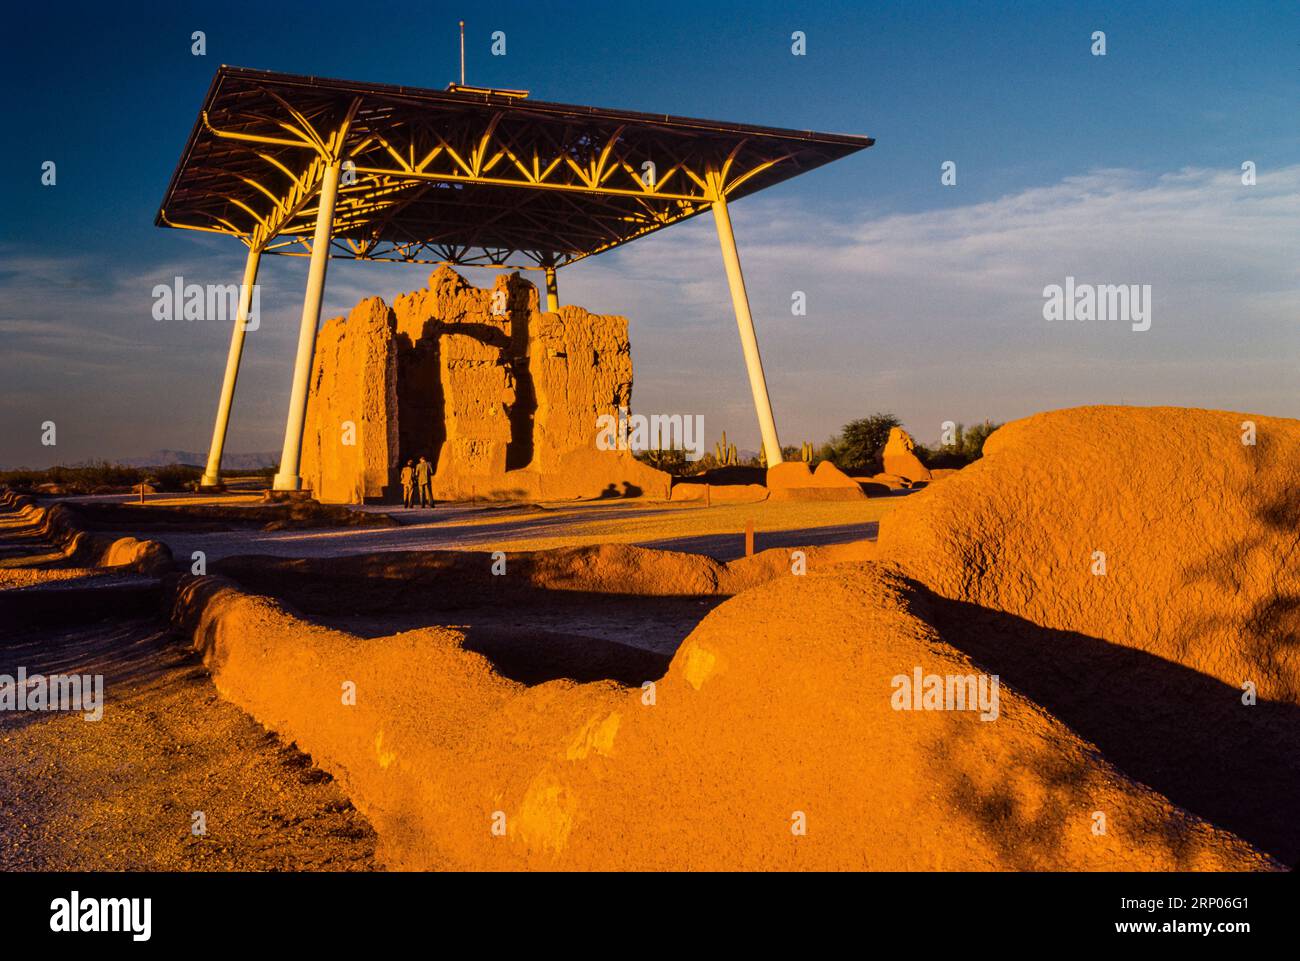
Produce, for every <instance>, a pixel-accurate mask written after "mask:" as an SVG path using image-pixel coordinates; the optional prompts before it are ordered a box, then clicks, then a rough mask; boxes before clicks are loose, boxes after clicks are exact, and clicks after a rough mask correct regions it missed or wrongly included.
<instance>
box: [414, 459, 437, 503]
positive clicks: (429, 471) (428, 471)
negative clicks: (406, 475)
mask: <svg viewBox="0 0 1300 961" xmlns="http://www.w3.org/2000/svg"><path fill="white" fill-rule="evenodd" d="M415 484H416V486H417V487H418V488H419V489H420V506H421V507H433V506H434V504H433V465H432V464H430V463H429V462H428V461H427V460H425V458H424V455H423V454H421V455H420V461H419V463H418V464H416V465H415Z"/></svg>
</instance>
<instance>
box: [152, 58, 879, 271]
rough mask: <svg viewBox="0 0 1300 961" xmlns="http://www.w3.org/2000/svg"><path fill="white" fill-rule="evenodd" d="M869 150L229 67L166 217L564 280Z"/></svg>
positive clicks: (825, 137)
mask: <svg viewBox="0 0 1300 961" xmlns="http://www.w3.org/2000/svg"><path fill="white" fill-rule="evenodd" d="M872 143H874V141H873V140H872V139H871V138H870V137H858V136H848V135H843V134H827V133H816V132H814V131H810V130H809V131H795V130H782V129H777V128H772V127H757V126H749V125H744V124H733V123H718V122H714V121H708V120H692V119H689V118H685V117H672V116H668V115H667V114H647V113H634V112H631V111H625V110H605V109H600V108H596V107H582V106H574V105H570V104H558V103H545V102H541V101H536V100H529V99H526V98H522V97H519V96H517V95H512V94H510V93H505V92H493V91H473V90H466V89H465V88H460V89H453V90H446V91H441V90H425V89H420V88H416V87H400V86H391V85H387V84H375V83H356V82H352V81H343V80H325V79H321V78H318V77H305V76H298V75H295V74H285V73H273V72H270V71H263V70H250V69H246V68H242V67H227V66H223V67H221V68H220V69H219V70H218V71H217V74H216V76H215V77H214V78H213V81H212V85H211V87H210V88H209V89H208V94H207V97H206V98H205V100H204V102H203V108H202V110H201V112H200V114H199V118H198V120H197V122H196V123H195V126H194V129H193V131H192V132H191V134H190V138H189V141H188V142H187V143H186V145H185V150H184V152H183V153H182V154H181V159H180V163H179V165H178V166H177V168H176V172H175V173H174V174H173V175H172V179H171V183H170V184H169V185H168V187H167V193H166V195H165V196H164V198H163V202H162V207H161V208H160V210H159V212H158V216H157V218H156V220H155V222H156V223H157V224H158V225H159V226H167V227H184V228H188V229H193V230H204V231H211V232H216V233H225V234H231V235H234V236H237V237H239V238H240V239H241V240H242V241H243V242H244V243H245V244H248V245H249V246H256V247H259V248H263V249H264V250H265V251H266V252H268V253H280V254H297V255H300V256H306V255H307V254H308V253H310V247H311V240H312V234H313V229H314V226H315V219H316V208H317V202H318V197H319V193H320V184H321V180H322V178H323V176H324V175H325V172H326V169H327V166H328V165H329V164H330V163H332V162H337V163H340V164H341V168H342V173H341V176H340V186H339V194H338V203H337V206H336V209H335V212H334V222H333V230H332V239H331V248H330V254H331V256H333V257H347V258H354V259H358V260H388V261H403V262H408V263H446V264H452V265H465V266H497V267H502V266H512V267H524V268H530V267H531V268H538V267H548V266H550V267H559V266H563V265H565V264H567V263H572V262H573V261H575V260H579V259H581V258H583V257H588V256H591V255H592V254H598V253H600V252H602V251H605V250H609V249H610V248H612V247H616V246H618V245H620V244H624V243H627V242H628V241H629V240H633V239H635V238H637V237H640V236H643V235H645V234H647V233H650V232H652V231H655V230H658V229H660V228H662V227H666V226H668V225H669V224H673V223H677V222H678V221H681V220H685V219H686V218H688V217H692V216H694V215H696V214H698V213H701V212H703V211H704V210H706V209H708V207H709V205H710V204H711V203H712V202H713V200H715V199H719V196H720V197H721V198H725V199H726V200H728V201H730V200H733V199H735V198H738V197H743V196H746V195H748V194H751V193H754V192H755V191H758V190H762V189H763V188H764V187H770V186H772V185H773V184H775V183H779V182H780V181H782V180H787V179H789V178H790V177H793V176H796V175H797V174H801V173H803V172H805V171H807V170H811V169H813V168H814V167H818V166H821V165H822V164H824V163H828V162H830V161H832V160H836V159H838V158H840V157H843V156H846V155H847V154H850V153H853V152H855V151H857V150H861V149H862V148H864V147H869V146H871V145H872Z"/></svg>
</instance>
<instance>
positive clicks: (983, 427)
mask: <svg viewBox="0 0 1300 961" xmlns="http://www.w3.org/2000/svg"><path fill="white" fill-rule="evenodd" d="M1001 426H1002V425H1001V424H995V423H993V421H991V420H986V421H984V422H983V423H982V424H976V425H974V426H973V427H967V426H966V425H964V424H958V425H957V426H956V430H954V431H953V440H952V443H950V444H942V445H940V446H938V447H922V446H921V445H920V444H917V445H916V453H917V456H918V457H920V458H921V462H922V463H923V464H925V466H926V467H930V468H944V467H965V466H966V465H967V464H972V463H974V462H975V461H977V460H979V459H980V457H982V456H983V454H984V442H985V441H986V440H988V439H989V435H990V434H992V433H993V432H994V431H995V430H997V429H998V428H999V427H1001Z"/></svg>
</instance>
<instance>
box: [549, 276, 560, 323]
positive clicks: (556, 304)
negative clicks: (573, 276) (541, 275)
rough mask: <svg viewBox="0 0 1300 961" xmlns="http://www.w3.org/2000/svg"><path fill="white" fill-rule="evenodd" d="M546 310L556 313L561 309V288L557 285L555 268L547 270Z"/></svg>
mask: <svg viewBox="0 0 1300 961" xmlns="http://www.w3.org/2000/svg"><path fill="white" fill-rule="evenodd" d="M546 309H547V311H549V312H550V313H552V314H553V313H555V312H556V311H557V310H559V309H560V288H559V286H557V285H556V283H555V268H554V267H547V268H546Z"/></svg>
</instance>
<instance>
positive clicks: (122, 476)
mask: <svg viewBox="0 0 1300 961" xmlns="http://www.w3.org/2000/svg"><path fill="white" fill-rule="evenodd" d="M141 477H142V474H141V472H140V471H139V470H138V469H136V468H134V467H124V466H123V465H121V464H114V463H111V462H110V461H106V460H101V461H92V462H90V463H88V464H85V465H82V466H80V467H64V466H58V467H50V468H47V469H46V470H27V469H21V470H12V471H4V472H0V483H4V484H7V485H9V486H10V487H12V488H14V489H15V490H35V489H36V488H37V487H40V486H41V485H42V484H57V485H58V486H59V487H62V488H64V489H65V490H67V491H70V492H72V493H75V494H89V493H93V492H94V491H96V490H100V489H102V488H106V487H133V486H135V485H136V484H138V483H140V480H141Z"/></svg>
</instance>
